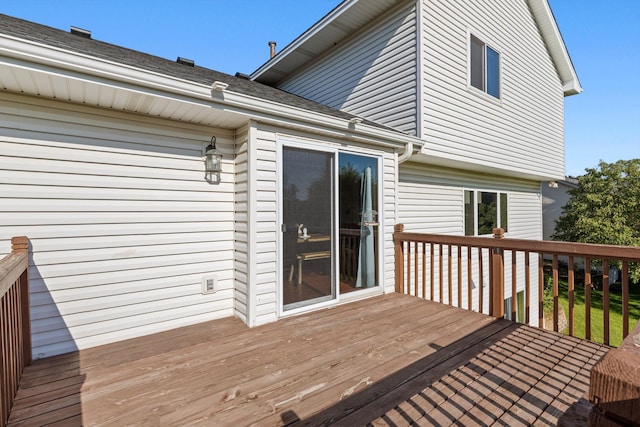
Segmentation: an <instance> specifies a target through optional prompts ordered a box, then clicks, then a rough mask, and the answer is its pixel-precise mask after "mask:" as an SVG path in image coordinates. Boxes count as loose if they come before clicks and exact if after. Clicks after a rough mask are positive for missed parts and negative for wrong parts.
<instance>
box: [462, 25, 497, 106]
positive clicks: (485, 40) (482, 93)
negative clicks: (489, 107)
mask: <svg viewBox="0 0 640 427" xmlns="http://www.w3.org/2000/svg"><path fill="white" fill-rule="evenodd" d="M471 36H474V37H475V38H477V39H479V40H480V41H481V42H482V43H484V44H485V46H489V47H490V48H491V49H493V50H494V51H496V52H497V53H498V55H499V57H500V68H499V72H498V84H499V90H500V97H499V98H496V97H495V96H493V95H490V94H489V93H488V92H487V91H486V90H480V89H478V88H477V87H475V86H472V85H471ZM466 43H467V91H468V92H470V93H473V94H474V95H477V96H480V97H481V98H482V99H485V100H488V101H491V102H494V103H495V104H497V105H502V100H503V98H504V85H503V84H502V82H503V78H502V77H503V76H502V71H503V69H504V55H503V53H502V49H500V48H498V47H497V44H496V43H494V42H493V41H492V40H491V39H490V38H488V37H486V36H485V35H484V34H483V33H482V32H480V31H476V30H475V29H473V28H467V39H466ZM483 76H484V79H485V86H486V79H487V75H486V58H485V70H484V72H483Z"/></svg>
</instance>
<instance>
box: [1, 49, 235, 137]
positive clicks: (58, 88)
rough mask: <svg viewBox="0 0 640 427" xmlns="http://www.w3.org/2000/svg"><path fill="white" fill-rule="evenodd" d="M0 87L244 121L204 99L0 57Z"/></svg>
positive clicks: (163, 113)
mask: <svg viewBox="0 0 640 427" xmlns="http://www.w3.org/2000/svg"><path fill="white" fill-rule="evenodd" d="M0 88H2V89H3V90H6V91H9V92H15V93H22V94H25V95H32V96H38V97H43V98H50V99H56V100H59V101H68V102H73V103H78V104H84V105H89V106H95V107H100V108H108V109H112V110H116V111H124V112H130V113H136V114H143V115H148V116H152V117H158V118H165V119H170V120H179V121H183V122H188V123H195V124H201V125H207V126H215V127H221V128H229V129H235V128H238V127H240V126H242V125H243V124H245V123H246V122H247V117H246V116H244V115H242V114H237V113H231V112H226V111H224V110H223V109H221V108H220V109H217V108H215V106H212V104H211V103H208V102H197V101H196V100H193V99H191V100H187V99H183V100H180V99H176V97H175V96H173V97H170V96H162V95H160V94H158V93H151V92H149V91H148V90H144V89H143V88H135V87H134V86H128V85H118V84H117V83H115V82H107V81H100V80H99V79H95V78H94V79H91V78H86V77H82V76H79V75H69V74H64V73H63V72H61V71H56V70H52V69H46V67H42V68H38V67H36V66H33V65H32V66H30V65H27V64H18V63H16V61H7V60H5V58H0Z"/></svg>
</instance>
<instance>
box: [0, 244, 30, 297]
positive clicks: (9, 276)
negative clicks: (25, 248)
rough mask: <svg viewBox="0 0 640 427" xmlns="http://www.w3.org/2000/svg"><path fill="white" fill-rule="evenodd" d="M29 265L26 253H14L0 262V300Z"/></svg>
mask: <svg viewBox="0 0 640 427" xmlns="http://www.w3.org/2000/svg"><path fill="white" fill-rule="evenodd" d="M28 263H29V257H28V255H27V254H26V253H24V252H23V253H15V252H14V253H11V254H9V255H7V256H6V257H4V258H3V259H1V260H0V298H1V297H3V296H4V294H5V293H6V292H7V291H8V290H9V288H10V287H11V286H12V285H13V283H14V282H15V281H16V280H18V278H19V277H20V275H21V274H22V272H23V271H25V270H26V269H27V267H28Z"/></svg>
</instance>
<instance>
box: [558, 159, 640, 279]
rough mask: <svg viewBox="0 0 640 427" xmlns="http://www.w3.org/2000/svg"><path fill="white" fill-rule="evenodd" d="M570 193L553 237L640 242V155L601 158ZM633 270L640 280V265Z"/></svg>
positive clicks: (585, 240)
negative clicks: (609, 158) (610, 160)
mask: <svg viewBox="0 0 640 427" xmlns="http://www.w3.org/2000/svg"><path fill="white" fill-rule="evenodd" d="M569 195H570V199H569V201H568V202H567V204H566V206H565V207H564V209H563V210H562V215H561V216H560V218H559V219H558V221H557V223H556V229H555V233H554V234H553V236H552V239H554V240H562V241H567V242H583V243H599V244H610V245H624V246H640V159H632V160H619V161H617V162H615V163H606V162H603V161H600V163H599V164H598V166H597V167H596V168H594V169H586V174H585V175H583V176H581V177H579V178H578V187H577V188H575V189H571V190H569ZM630 270H631V271H630V273H631V277H632V279H633V280H634V281H638V280H640V266H638V265H634V266H630Z"/></svg>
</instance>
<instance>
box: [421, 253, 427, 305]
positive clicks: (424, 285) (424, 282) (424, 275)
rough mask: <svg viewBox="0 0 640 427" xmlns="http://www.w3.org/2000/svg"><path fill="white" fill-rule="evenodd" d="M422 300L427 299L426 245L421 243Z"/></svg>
mask: <svg viewBox="0 0 640 427" xmlns="http://www.w3.org/2000/svg"><path fill="white" fill-rule="evenodd" d="M422 298H424V299H427V244H426V243H425V242H422Z"/></svg>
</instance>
